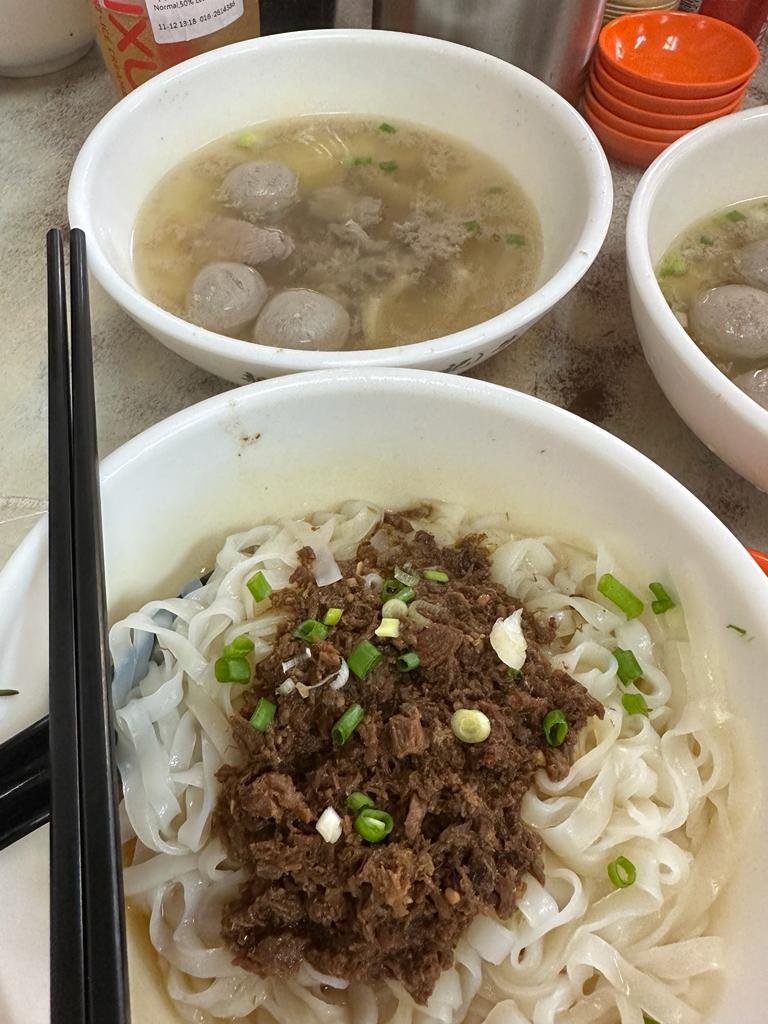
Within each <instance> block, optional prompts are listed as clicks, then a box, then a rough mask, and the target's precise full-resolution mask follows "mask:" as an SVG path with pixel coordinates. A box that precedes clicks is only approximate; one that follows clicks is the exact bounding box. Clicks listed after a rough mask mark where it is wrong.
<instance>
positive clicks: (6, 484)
mask: <svg viewBox="0 0 768 1024" xmlns="http://www.w3.org/2000/svg"><path fill="white" fill-rule="evenodd" d="M351 2H352V3H353V4H354V0H351ZM347 3H348V4H349V3H350V0H347ZM114 102H115V97H114V94H113V91H112V86H111V84H110V81H109V79H108V78H107V75H106V73H105V72H104V70H103V68H102V65H101V60H100V58H99V56H98V53H97V52H96V51H95V50H94V51H92V52H91V53H90V54H88V55H87V56H86V57H84V58H83V59H82V60H81V61H79V62H78V63H77V64H75V65H74V66H73V67H71V68H69V69H67V70H65V71H62V72H60V73H58V74H55V75H50V76H47V77H44V78H37V79H17V80H13V79H0V254H1V256H0V437H1V438H2V443H1V444H0V565H1V564H2V563H4V562H5V560H6V559H7V557H8V555H9V554H10V553H11V551H12V550H13V548H14V547H15V545H16V544H17V543H18V542H19V541H20V539H21V538H22V537H23V535H24V534H25V533H26V531H27V530H28V529H29V527H30V526H31V525H32V524H33V523H34V522H35V521H36V519H37V518H38V516H39V515H40V514H41V512H42V511H43V510H44V509H45V506H46V413H47V409H46V398H45V375H46V340H45V337H46V335H45V323H46V320H45V258H44V240H45V232H46V230H47V229H48V228H49V227H51V226H52V225H56V224H60V225H63V224H65V223H66V190H67V181H68V178H69V173H70V169H71V166H72V163H73V160H74V158H75V155H76V153H77V151H78V149H79V148H80V146H81V144H82V142H83V141H84V139H85V137H86V136H87V134H88V133H89V131H90V130H91V128H92V127H93V126H94V125H95V124H96V122H97V121H98V120H99V118H100V117H101V116H102V115H103V114H104V113H105V112H106V111H107V110H108V109H109V107H110V106H112V104H113V103H114ZM748 102H749V104H750V105H754V104H757V103H766V102H768V66H767V62H766V61H765V60H764V61H763V64H762V66H761V68H760V69H759V71H758V73H757V74H756V76H755V78H754V80H753V84H752V86H751V88H750V92H749V99H748ZM640 173H641V172H639V171H638V170H636V169H634V168H629V167H624V166H621V165H617V164H614V166H613V179H614V187H615V208H614V214H613V221H612V224H611V228H610V231H609V233H608V238H607V240H606V242H605V245H604V247H603V250H602V252H601V254H600V256H599V257H598V259H597V261H596V262H595V264H594V266H593V267H592V269H591V270H590V271H589V273H588V274H587V275H586V277H585V278H584V280H583V281H582V282H581V283H580V284H579V286H578V287H577V288H576V289H575V290H574V291H573V292H571V294H570V295H568V296H567V297H566V298H565V299H564V300H563V301H562V302H560V304H559V305H558V306H557V307H556V308H555V309H554V310H553V311H552V312H551V313H550V314H549V315H548V316H546V317H545V318H544V319H543V320H541V321H540V322H539V323H538V324H537V325H536V326H535V327H534V328H532V329H531V330H530V331H529V332H528V333H527V334H526V335H525V336H524V337H523V338H521V339H520V340H519V341H517V342H516V343H515V344H514V345H512V346H510V347H509V348H508V349H507V350H506V351H504V352H502V353H501V354H499V355H498V356H496V357H495V358H494V359H492V360H490V361H488V362H487V363H483V364H482V365H481V366H479V367H477V368H476V370H474V371H473V373H472V375H473V376H475V377H479V378H481V379H483V380H489V381H493V382H494V383H496V384H502V385H505V386H507V387H511V388H516V389H517V390H520V391H525V392H528V393H529V394H533V395H537V396H539V397H540V398H543V399H546V400H547V401H548V402H554V403H555V404H557V405H560V406H563V407H565V408H567V409H570V410H572V411H573V412H575V413H577V414H579V415H580V416H584V417H586V418H588V419H590V420H592V421H593V422H595V423H597V424H599V425H600V426H602V427H605V428H606V429H607V430H609V431H611V432H612V433H614V434H616V435H618V436H619V437H621V438H623V439H624V440H625V441H627V442H628V443H629V444H631V445H633V446H634V447H635V448H638V449H639V450H640V451H642V452H644V453H645V454H646V455H648V456H650V457H651V458H652V459H653V460H654V461H655V462H657V463H658V464H659V465H661V466H662V467H664V468H665V469H667V470H668V471H669V472H670V473H672V474H673V475H674V476H676V477H677V478H678V479H679V480H680V481H682V483H683V484H685V486H686V487H688V488H689V489H690V490H691V491H693V492H694V493H695V494H696V495H698V497H699V498H701V499H702V501H704V503H705V504H706V505H708V506H709V507H710V508H711V509H712V510H713V511H714V512H715V513H716V515H718V516H719V517H720V518H721V519H722V520H723V521H724V522H725V523H726V524H727V525H728V526H729V527H730V528H731V529H732V530H733V532H734V533H735V534H736V535H737V536H738V537H739V538H740V539H741V540H742V541H744V542H745V543H747V544H751V545H753V546H756V547H763V548H764V549H766V548H768V494H762V493H760V492H759V491H757V490H756V489H755V488H754V487H752V486H751V485H750V484H749V483H747V482H746V481H744V480H742V479H741V478H740V477H738V476H737V475H736V474H735V473H733V472H731V470H729V469H728V467H727V466H725V465H724V464H723V463H722V462H720V460H719V459H718V458H717V457H716V456H715V455H713V454H712V453H711V452H709V451H708V450H707V449H706V448H705V447H704V445H703V444H701V442H700V441H699V440H698V439H697V438H696V437H695V435H694V434H692V433H691V432H690V431H689V430H688V428H687V427H686V426H685V424H684V423H683V422H682V421H681V420H680V419H679V418H678V417H677V414H676V413H675V412H674V411H673V410H672V408H671V406H670V405H669V404H668V403H667V401H666V399H665V398H664V396H663V394H662V393H661V391H660V390H659V387H658V385H657V384H656V382H655V380H654V378H653V376H652V374H651V372H650V370H649V369H648V367H647V366H646V363H645V360H644V358H643V354H642V350H641V348H640V344H639V342H638V339H637V335H636V333H635V329H634V325H633V322H632V316H631V313H630V308H629V298H628V293H627V285H626V275H625V269H624V223H625V218H626V213H627V208H628V205H629V200H630V198H631V196H632V193H633V191H634V188H635V186H636V184H637V182H638V180H639V178H640ZM92 304H93V310H92V313H93V333H94V347H95V372H96V387H97V402H98V411H99V423H98V427H99V437H100V447H101V451H102V453H104V454H106V453H108V452H110V451H112V450H113V449H114V448H116V447H117V446H118V445H120V444H122V443H123V442H124V441H126V440H127V439H128V438H130V437H133V436H134V435H135V434H138V433H139V432H140V431H142V430H144V429H145V428H146V427H148V426H150V425H151V424H152V423H155V422H156V421H158V420H160V419H162V418H164V417H165V416H168V415H170V414H171V413H173V412H176V411H177V410H179V409H181V408H184V407H185V406H188V405H191V404H193V403H194V402H198V401H200V400H201V399H204V398H207V397H209V396H210V395H213V394H216V393H218V392H220V391H223V390H225V389H227V387H229V385H227V384H226V383H225V382H223V381H220V380H217V379H216V378H214V377H211V376H209V375H207V374H206V373H204V372H203V371H202V370H198V369H197V368H195V367H194V366H192V365H190V364H189V363H186V362H184V361H183V360H182V359H180V358H179V357H177V356H175V355H173V354H172V353H171V352H169V351H167V350H166V349H165V348H163V347H162V346H161V345H159V344H158V343H157V342H156V341H154V340H153V339H152V338H151V337H150V336H149V335H147V334H146V333H145V332H144V331H143V330H142V329H141V328H139V327H138V326H137V325H136V324H134V323H133V321H132V320H130V319H129V318H128V317H127V316H126V315H125V314H124V313H123V312H122V311H121V310H120V309H119V308H118V307H117V306H115V305H114V303H113V302H112V301H111V300H110V299H109V298H107V296H106V295H105V294H103V293H102V292H101V291H100V289H98V287H96V286H94V289H93V295H92Z"/></svg>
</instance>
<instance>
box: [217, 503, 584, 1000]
mask: <svg viewBox="0 0 768 1024" xmlns="http://www.w3.org/2000/svg"><path fill="white" fill-rule="evenodd" d="M312 560H313V553H312V551H311V548H304V549H302V551H301V552H300V560H299V567H298V568H297V569H296V571H295V573H294V575H293V577H292V584H293V585H292V587H290V588H287V589H285V590H283V591H280V592H277V593H275V594H273V595H272V603H273V605H274V606H276V607H277V608H278V609H279V610H281V611H282V612H284V613H285V615H286V616H287V622H286V624H285V626H284V628H283V629H282V632H281V633H280V636H279V637H278V639H277V642H276V644H275V647H274V650H273V652H272V654H271V655H270V657H269V658H268V659H267V660H265V661H263V662H261V663H260V664H259V665H258V666H257V669H256V672H255V679H254V682H253V684H252V686H251V687H249V689H248V691H247V693H246V694H245V697H244V700H243V704H242V707H241V709H240V713H239V715H238V716H236V717H235V718H234V719H233V722H232V726H233V735H234V739H235V742H236V744H237V746H238V748H239V752H240V754H241V757H240V759H239V761H238V763H237V764H234V765H227V766H225V767H224V768H222V769H221V771H220V772H219V779H220V781H221V783H222V788H221V793H220V797H219V800H218V804H217V808H216V812H215V815H214V828H215V831H216V833H217V834H218V835H219V836H220V837H221V839H222V840H223V842H224V844H225V847H226V849H227V851H228V853H229V855H230V856H231V857H232V858H233V859H234V860H235V861H237V862H238V863H239V864H240V865H242V866H243V867H244V868H245V869H246V871H247V874H248V881H247V882H246V883H245V884H244V885H243V886H242V888H241V890H240V893H239V895H238V897H237V898H236V899H235V900H234V901H233V902H232V903H231V904H230V905H229V906H227V907H226V909H225V912H224V916H223V924H222V929H223V936H224V938H225V941H226V942H227V943H228V945H229V946H230V948H231V949H232V951H233V953H234V958H235V962H236V963H238V964H239V965H241V966H242V967H245V968H247V969H249V970H252V971H254V972H256V973H258V974H262V975H269V976H277V977H280V976H286V975H288V974H290V973H292V972H294V971H295V970H296V969H297V968H298V966H299V964H300V963H301V961H302V960H303V959H306V960H307V961H309V963H311V964H312V965H313V966H314V967H316V968H317V969H318V970H320V971H323V972H325V973H328V974H332V975H338V976H340V977H343V978H347V979H350V980H356V981H361V982H367V983H371V984H375V983H377V982H379V981H381V980H382V979H387V978H395V979H398V980H400V981H401V982H402V984H403V985H404V986H405V987H406V989H407V990H408V991H409V992H410V993H411V994H412V995H413V997H414V999H416V1000H417V1001H418V1002H420V1003H424V1002H426V1000H427V999H428V997H429V995H430V993H431V991H432V989H433V988H434V985H435V983H436V981H437V979H438V977H439V975H440V972H441V971H443V970H445V969H446V968H449V967H450V966H451V965H452V963H453V950H454V948H455V945H456V943H457V941H458V939H459V936H460V935H461V933H462V932H463V931H464V929H465V928H466V927H467V925H468V924H469V923H470V921H471V920H472V919H473V918H474V917H475V916H476V915H477V914H481V913H484V914H497V915H498V916H499V917H501V918H507V917H509V915H510V914H511V913H512V912H513V910H514V909H515V906H516V903H517V900H518V899H519V897H520V895H521V893H522V890H523V888H524V881H523V878H524V875H525V873H526V872H530V873H531V874H532V875H533V876H534V877H536V878H538V879H540V880H543V862H542V856H541V842H540V840H539V838H538V836H537V835H536V834H535V833H534V832H533V831H532V830H531V829H529V828H528V827H527V826H526V825H524V824H523V822H522V821H521V818H520V803H521V801H522V798H523V796H524V795H525V793H526V791H527V790H528V789H529V788H530V786H531V783H532V781H533V776H534V773H535V772H536V770H537V769H539V768H546V770H547V772H548V773H549V775H550V776H551V777H552V778H555V779H557V778H562V777H563V776H564V775H565V774H566V773H567V771H568V766H569V764H570V756H571V752H572V748H573V745H574V743H575V741H576V738H577V736H578V733H579V731H580V730H581V729H582V727H583V726H584V724H585V723H586V721H587V719H588V718H589V717H590V716H591V715H598V716H600V717H602V714H603V708H602V706H601V705H600V704H599V703H598V702H597V701H595V700H593V699H592V698H591V697H590V696H589V694H588V693H587V692H586V690H584V688H583V687H582V686H580V685H579V684H578V683H576V682H575V681H574V680H573V679H572V678H571V677H570V676H569V675H567V674H566V673H565V672H562V671H560V670H558V669H553V667H552V666H551V664H550V663H549V661H548V659H547V657H546V655H545V654H544V652H543V651H542V644H543V643H546V642H547V641H548V640H550V639H551V637H552V632H553V631H552V627H551V624H550V623H548V622H540V621H537V620H536V619H535V618H534V617H533V616H532V615H530V614H529V613H528V612H526V611H524V612H523V618H522V625H523V632H524V634H525V637H526V640H527V644H528V650H527V657H526V662H525V665H524V667H523V670H522V674H521V675H520V677H519V678H516V679H513V678H511V677H510V674H509V673H508V671H507V668H506V666H505V665H503V664H502V663H501V662H500V660H499V659H498V657H497V656H496V654H495V652H494V651H493V649H492V648H491V646H490V643H489V639H488V637H489V633H490V630H491V627H492V626H493V624H494V622H495V621H496V619H497V618H504V617H506V616H507V615H510V614H511V613H512V612H513V611H514V610H515V609H516V608H517V607H519V605H518V603H517V602H516V601H515V600H514V599H512V598H511V597H509V595H508V594H506V593H505V592H504V590H503V589H502V588H501V587H499V586H497V585H496V584H495V583H493V582H492V580H491V576H490V562H489V557H488V551H487V549H486V548H485V546H484V544H483V538H482V537H467V538H464V539H463V540H462V541H461V542H459V543H458V544H456V545H455V546H453V547H448V548H445V547H440V546H439V545H438V544H437V542H436V540H435V538H434V537H433V536H432V535H431V534H430V533H428V532H426V531H424V530H414V528H413V526H412V524H411V523H410V522H409V521H408V518H407V515H403V514H399V515H398V514H394V513H391V514H388V515H387V516H386V517H385V521H384V523H383V525H382V527H381V529H380V530H379V532H378V534H377V535H376V536H375V537H374V538H372V539H371V540H369V541H365V542H363V543H362V544H361V545H360V547H359V549H358V551H357V554H356V558H355V559H354V560H352V561H350V562H349V563H346V564H344V565H342V566H341V568H342V572H343V577H344V578H343V579H342V580H340V581H339V582H338V583H334V584H332V585H330V586H326V587H323V588H318V586H317V584H316V583H315V580H314V577H313V576H312V573H311V567H312ZM396 565H399V566H408V567H409V569H410V571H412V572H415V573H418V572H419V570H422V569H424V568H427V567H430V568H432V567H438V568H440V569H442V570H444V571H445V572H446V573H447V574H448V576H449V580H448V582H447V583H441V582H437V581H429V580H425V579H421V578H420V579H419V582H418V584H417V586H416V588H415V589H416V590H417V599H416V602H414V605H413V606H412V607H417V608H418V611H419V615H418V616H415V617H414V619H412V618H411V617H410V616H409V617H408V618H405V619H404V620H402V622H401V629H400V636H399V637H398V638H397V639H391V640H383V639H379V638H377V637H375V636H374V630H375V628H376V626H377V625H378V623H379V621H380V618H381V600H380V597H379V594H378V592H377V591H376V590H374V589H373V588H372V587H371V586H369V585H368V584H367V583H366V581H365V580H364V579H363V577H364V576H365V575H366V574H368V573H372V572H377V573H379V574H380V575H381V576H383V577H385V578H386V577H389V576H391V575H392V573H393V571H394V568H395V566H396ZM330 607H337V608H341V609H343V614H342V618H341V621H340V622H339V623H338V625H337V626H335V627H334V628H333V629H331V630H329V634H328V637H327V639H325V640H323V641H321V642H320V643H317V644H314V645H312V646H311V647H310V648H309V651H310V655H311V656H310V657H308V658H306V659H305V660H303V661H301V662H299V664H297V665H296V666H295V667H294V668H293V669H291V671H290V676H291V678H292V679H293V680H294V682H296V683H297V684H298V683H303V684H304V686H307V687H311V686H314V685H315V684H317V683H320V682H321V680H324V679H325V680H326V683H325V684H324V685H321V686H318V687H317V688H316V689H313V690H309V691H304V690H303V688H300V690H298V691H297V690H294V691H293V692H292V693H291V694H289V695H288V696H285V697H276V696H275V691H276V689H277V687H278V686H279V685H280V684H281V683H283V682H284V680H285V678H286V676H285V673H284V671H283V669H282V665H281V663H282V662H283V661H285V660H287V659H290V658H295V657H296V656H297V655H300V654H302V653H304V652H305V644H304V643H303V642H302V641H299V640H297V639H295V638H294V637H293V632H294V630H295V628H296V626H297V625H298V623H300V622H301V621H303V620H304V619H307V618H316V619H322V617H323V614H324V612H325V611H326V610H327V609H328V608H330ZM419 620H421V621H419ZM425 621H426V625H425V624H424V622H425ZM364 639H367V640H371V641H372V642H373V643H375V645H376V646H377V647H378V648H379V649H380V651H381V652H382V658H381V659H380V661H379V662H378V664H377V665H376V666H375V668H374V669H373V670H372V671H371V672H370V674H369V675H368V677H367V678H366V679H365V680H364V681H360V680H358V679H356V678H355V676H354V675H351V676H350V679H349V681H348V683H347V684H346V686H345V687H344V688H342V689H332V688H331V687H330V685H328V682H327V680H328V677H329V673H333V672H334V671H336V670H338V667H339V666H340V664H341V658H342V657H346V656H347V655H348V654H349V653H350V651H351V650H352V648H353V647H354V646H355V645H356V644H357V643H359V642H360V641H361V640H364ZM405 651H415V652H416V653H417V654H418V656H419V659H420V665H419V667H418V668H416V669H415V670H413V671H411V672H407V673H402V672H400V671H398V670H397V668H396V667H395V659H396V657H397V656H398V655H399V654H401V653H403V652H405ZM302 692H303V693H307V696H306V697H302V696H301V693H302ZM260 697H268V698H269V699H271V700H272V701H273V702H275V703H276V704H277V712H276V714H275V718H274V721H273V724H272V726H271V727H270V728H269V729H268V730H267V731H266V732H264V733H262V732H257V731H256V730H255V729H253V728H252V727H251V726H250V725H249V724H248V718H249V716H250V715H251V714H252V712H253V709H254V707H255V705H256V703H257V702H258V700H259V698H260ZM355 702H356V703H359V704H361V705H362V707H363V708H364V710H365V718H364V720H363V721H362V723H361V724H360V726H359V727H358V728H357V729H356V730H355V732H354V733H353V734H352V736H351V737H350V738H349V740H348V741H347V742H346V743H345V744H344V745H343V746H341V747H334V745H333V743H332V741H331V728H332V726H333V724H334V722H335V721H336V720H337V719H338V718H339V716H340V715H341V714H342V712H343V711H344V709H345V708H347V707H348V706H349V705H350V704H352V703H355ZM459 708H476V709H479V710H481V711H483V712H484V713H485V714H486V715H487V716H488V718H489V719H490V722H491V733H490V736H489V737H488V738H487V739H486V740H485V741H484V742H482V743H478V744H465V743H462V742H460V741H459V740H458V739H457V738H456V736H455V735H454V733H453V731H452V729H451V725H450V720H451V716H452V714H453V712H454V711H456V710H457V709H459ZM555 708H559V709H560V710H562V711H563V712H564V714H565V716H566V718H567V720H568V724H569V732H568V736H567V739H566V741H565V743H564V744H563V746H562V747H559V748H552V747H548V746H547V744H546V741H545V738H544V733H543V730H542V721H543V719H544V716H545V715H546V714H547V712H549V711H551V710H553V709H555ZM355 791H361V792H363V793H365V794H367V795H368V796H369V797H370V798H371V799H372V800H373V801H374V803H375V805H376V807H377V808H380V809H382V810H385V811H387V812H388V813H389V814H390V815H391V816H392V818H393V820H394V828H393V830H392V832H391V834H390V835H389V836H388V837H387V839H386V840H384V841H383V842H381V843H378V844H377V843H369V842H366V841H365V840H364V839H363V838H362V837H361V836H360V835H358V833H357V832H356V831H355V830H354V828H353V818H352V816H351V814H350V812H348V811H347V810H346V800H347V797H348V796H349V795H350V794H351V793H352V792H355ZM327 807H333V808H334V809H335V810H336V811H337V812H338V814H339V815H341V816H342V835H341V838H340V839H339V840H338V841H337V842H336V843H335V844H332V843H329V842H326V841H325V840H324V839H323V838H322V836H321V835H320V834H319V833H318V832H317V830H316V829H315V823H316V822H317V819H318V818H319V817H320V815H321V814H322V812H323V811H324V810H325V809H326V808H327Z"/></svg>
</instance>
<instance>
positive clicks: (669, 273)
mask: <svg viewBox="0 0 768 1024" xmlns="http://www.w3.org/2000/svg"><path fill="white" fill-rule="evenodd" d="M660 273H661V276H662V277H684V276H685V275H686V274H687V273H688V264H687V263H686V262H685V260H684V259H683V257H682V256H675V258H674V259H672V260H669V262H668V263H664V264H662V267H661V271H660Z"/></svg>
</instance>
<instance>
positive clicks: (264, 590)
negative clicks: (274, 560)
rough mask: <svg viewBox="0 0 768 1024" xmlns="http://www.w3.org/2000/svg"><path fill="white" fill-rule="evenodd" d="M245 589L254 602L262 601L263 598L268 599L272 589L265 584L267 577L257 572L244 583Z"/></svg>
mask: <svg viewBox="0 0 768 1024" xmlns="http://www.w3.org/2000/svg"><path fill="white" fill-rule="evenodd" d="M246 587H248V589H249V590H250V592H251V593H252V594H253V600H254V601H263V600H264V598H265V597H269V595H270V594H271V593H272V587H270V585H269V583H268V582H267V577H266V576H265V575H264V573H263V572H257V573H256V575H255V576H251V578H250V579H249V580H248V582H247V583H246Z"/></svg>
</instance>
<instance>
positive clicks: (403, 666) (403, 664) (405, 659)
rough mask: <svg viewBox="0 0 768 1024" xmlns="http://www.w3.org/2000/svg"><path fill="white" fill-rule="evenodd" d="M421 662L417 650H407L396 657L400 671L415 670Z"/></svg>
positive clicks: (396, 664) (396, 665)
mask: <svg viewBox="0 0 768 1024" xmlns="http://www.w3.org/2000/svg"><path fill="white" fill-rule="evenodd" d="M420 664H421V661H420V660H419V656H418V654H416V652H415V651H406V652H405V654H401V655H400V656H399V657H398V658H396V659H395V668H396V669H397V670H398V671H399V672H413V670H414V669H415V668H418V667H419V665H420Z"/></svg>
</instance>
